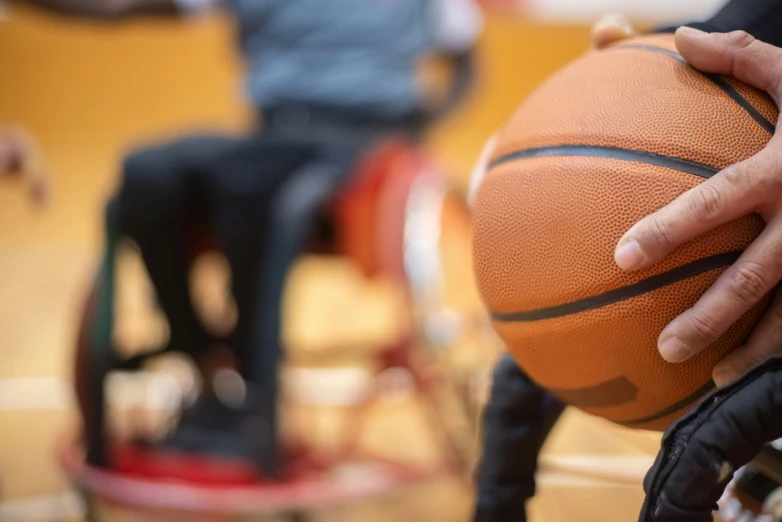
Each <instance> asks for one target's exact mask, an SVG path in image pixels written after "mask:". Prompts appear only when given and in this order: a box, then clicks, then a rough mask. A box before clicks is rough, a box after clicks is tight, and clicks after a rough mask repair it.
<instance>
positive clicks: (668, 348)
mask: <svg viewBox="0 0 782 522" xmlns="http://www.w3.org/2000/svg"><path fill="white" fill-rule="evenodd" d="M659 350H660V355H662V357H663V359H665V360H666V361H668V362H670V363H677V362H681V361H683V360H684V359H686V358H687V357H689V356H690V348H689V347H688V346H687V345H686V344H684V343H683V342H681V341H680V340H679V339H677V338H676V336H675V335H674V336H671V337H668V338H667V339H666V340H664V341H663V342H662V343H660V346H659Z"/></svg>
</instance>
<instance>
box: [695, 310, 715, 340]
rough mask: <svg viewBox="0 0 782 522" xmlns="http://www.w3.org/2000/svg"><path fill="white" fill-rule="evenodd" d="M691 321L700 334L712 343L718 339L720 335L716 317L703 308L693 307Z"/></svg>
mask: <svg viewBox="0 0 782 522" xmlns="http://www.w3.org/2000/svg"><path fill="white" fill-rule="evenodd" d="M690 323H691V324H692V327H693V329H694V330H695V332H696V333H697V334H698V336H699V337H701V338H702V339H705V340H706V341H708V342H710V343H711V342H713V341H716V340H717V339H718V338H719V336H720V332H719V330H718V329H717V326H716V320H715V319H714V317H713V316H711V315H708V314H706V313H705V312H703V311H702V310H698V309H693V311H692V314H690Z"/></svg>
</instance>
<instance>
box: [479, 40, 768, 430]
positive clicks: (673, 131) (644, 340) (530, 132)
mask: <svg viewBox="0 0 782 522" xmlns="http://www.w3.org/2000/svg"><path fill="white" fill-rule="evenodd" d="M777 114H778V111H777V107H776V106H775V105H774V103H773V101H772V100H771V98H769V97H768V96H767V95H766V94H765V93H762V92H760V91H758V90H756V89H754V88H751V87H749V86H747V85H745V84H743V83H741V82H738V81H737V80H735V79H733V78H728V77H722V76H717V75H707V74H703V73H701V72H699V71H697V70H695V69H694V68H692V67H690V66H689V65H687V64H686V63H685V61H684V60H683V59H682V57H681V56H680V55H679V54H678V53H677V52H676V47H675V45H674V40H673V36H672V35H653V36H644V37H638V38H633V39H629V40H623V41H622V42H620V43H619V44H616V45H613V46H611V47H608V48H607V49H604V50H601V51H591V52H589V53H587V54H586V55H584V56H583V57H582V58H580V59H578V60H577V61H575V62H573V63H571V64H570V65H568V66H567V67H565V68H564V69H562V70H561V71H559V72H558V73H556V74H555V75H554V76H553V77H551V78H550V79H549V80H547V81H546V82H545V83H544V84H542V85H541V86H540V87H539V88H538V89H537V90H536V91H535V92H533V93H532V95H530V96H529V98H528V99H527V100H526V102H525V103H523V104H522V105H521V107H520V108H519V109H518V110H517V111H516V112H515V114H513V115H512V117H511V118H510V120H509V121H508V122H507V123H506V125H505V126H504V128H503V129H502V130H501V133H500V135H499V138H498V142H497V148H496V149H495V152H494V155H493V157H492V160H491V162H490V167H489V170H488V172H487V173H486V176H485V178H484V180H483V182H482V185H481V186H480V188H479V190H478V193H477V197H476V200H475V206H474V232H473V233H474V257H475V270H476V275H477V278H478V284H479V287H480V291H481V295H482V297H483V300H484V302H485V303H486V305H487V307H488V309H489V310H490V313H491V317H492V321H493V324H494V326H495V328H496V330H497V332H498V333H499V335H500V337H501V338H502V339H503V341H504V342H505V344H506V346H507V349H508V350H509V351H510V353H511V354H512V355H513V356H514V357H515V359H516V360H517V362H518V363H519V365H520V366H521V368H522V369H523V370H524V371H525V372H526V373H527V374H528V375H529V376H530V378H532V379H533V380H534V381H535V382H537V383H538V384H540V385H541V386H542V387H544V388H546V389H548V390H550V391H551V392H552V393H553V394H554V395H556V396H557V397H559V398H560V399H561V400H563V401H564V402H566V403H568V404H570V405H573V406H576V407H578V408H580V409H582V410H584V411H586V412H588V413H590V414H593V415H597V416H600V417H604V418H606V419H609V420H611V421H613V422H615V423H618V424H621V425H625V426H629V427H633V428H641V429H651V430H662V429H665V428H666V427H667V426H668V425H669V424H670V423H671V422H673V421H674V420H676V419H677V418H678V417H679V416H680V415H682V414H683V413H684V412H685V411H687V410H688V409H689V408H690V407H691V406H692V405H693V403H695V402H697V400H698V399H699V398H701V397H702V396H703V395H704V394H706V393H707V392H708V391H710V389H711V388H712V387H713V382H712V379H711V372H712V369H713V368H714V366H715V364H716V363H717V362H718V361H720V360H721V359H722V358H723V357H724V356H725V355H726V354H727V353H728V352H730V351H731V350H733V349H735V348H737V347H739V346H741V345H742V344H743V343H744V342H745V341H746V339H747V338H748V336H749V334H750V333H751V331H752V329H753V327H754V326H755V324H756V323H757V322H758V321H759V319H760V317H761V315H762V313H763V311H764V310H765V308H766V306H767V305H768V298H766V299H765V300H762V302H761V303H759V304H758V305H756V306H755V307H754V308H752V309H751V310H750V311H749V312H747V313H746V314H745V315H744V316H743V317H742V318H741V319H740V320H739V321H737V322H736V323H735V324H734V325H733V326H732V327H731V328H730V329H729V330H728V331H727V332H726V333H725V334H724V335H722V336H721V337H720V338H719V339H718V340H717V341H716V342H714V343H713V344H712V345H711V346H709V347H708V348H707V349H706V350H704V351H702V352H701V353H699V354H698V355H697V356H695V357H693V358H692V359H690V360H688V361H687V362H684V363H678V364H671V363H667V362H665V361H664V360H663V359H662V357H661V356H660V355H659V353H658V350H657V338H658V336H659V334H660V332H661V331H662V330H663V328H664V327H665V326H666V325H667V324H668V323H669V322H670V321H671V320H673V319H674V318H675V317H676V316H678V315H679V314H681V313H682V312H684V311H685V310H687V309H688V308H690V307H691V306H692V305H693V304H694V303H695V302H696V301H697V300H698V298H699V297H700V296H701V295H702V294H703V293H704V292H705V291H706V290H707V289H708V288H709V287H710V286H711V285H712V283H714V281H715V280H716V279H717V278H718V276H719V275H720V274H721V273H722V272H723V271H724V270H725V269H726V268H727V267H728V266H730V265H731V264H732V263H733V262H734V261H736V259H738V257H739V255H740V254H741V252H742V250H744V249H745V248H746V247H747V246H748V245H749V244H750V243H751V242H752V241H753V239H754V238H755V237H757V235H758V234H759V233H760V231H761V230H762V228H763V225H764V224H763V222H762V220H761V219H760V217H759V216H757V215H755V214H753V215H750V216H746V217H743V218H741V219H738V220H736V221H734V222H732V223H728V224H726V225H723V226H721V227H719V228H717V229H715V230H713V231H712V232H710V233H707V234H705V235H703V236H701V237H700V238H698V239H695V240H693V241H691V242H690V243H687V244H686V245H683V246H682V247H680V248H679V249H677V250H676V251H674V252H673V253H672V254H671V255H670V256H668V257H667V258H666V259H664V260H663V261H661V262H659V263H657V264H656V265H653V266H651V267H649V268H646V269H643V270H640V271H636V272H623V271H622V270H620V269H619V268H618V267H617V266H616V264H615V263H614V257H613V253H614V249H615V247H616V244H617V242H618V240H619V239H620V238H621V237H622V235H623V234H624V233H625V232H626V231H627V230H628V229H629V228H630V227H631V226H632V225H633V224H635V223H636V222H637V221H638V220H640V219H641V218H643V217H644V216H646V215H648V214H650V213H652V212H654V211H655V210H657V209H659V208H661V207H663V206H664V205H666V204H667V203H669V202H671V201H673V200H674V199H675V198H676V197H677V196H679V195H680V194H682V193H684V192H685V191H687V190H688V189H690V188H692V187H694V186H696V185H697V184H699V183H701V182H703V181H704V180H706V179H708V178H709V177H711V176H713V175H715V174H717V173H718V172H719V171H720V170H721V169H724V168H725V167H728V166H730V165H732V164H735V163H737V162H740V161H742V160H745V159H747V158H749V157H750V156H752V155H754V154H755V153H757V152H759V151H760V150H761V149H762V148H763V147H764V146H765V145H766V144H767V143H768V141H769V140H770V139H771V137H772V135H773V132H774V125H773V123H772V122H775V121H776V119H777Z"/></svg>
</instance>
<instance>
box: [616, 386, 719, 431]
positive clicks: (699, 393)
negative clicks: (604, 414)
mask: <svg viewBox="0 0 782 522" xmlns="http://www.w3.org/2000/svg"><path fill="white" fill-rule="evenodd" d="M715 387H716V385H715V384H714V381H712V380H711V379H709V381H708V382H707V383H706V384H704V385H703V386H701V387H700V388H698V389H697V390H695V391H694V392H693V393H691V394H690V395H688V396H687V397H685V398H683V399H682V400H680V401H679V402H676V403H674V404H671V405H670V406H668V407H667V408H665V409H663V410H660V411H658V412H657V413H653V414H651V415H649V416H648V417H643V418H641V419H630V420H621V419H612V420H613V421H614V422H616V423H617V424H622V425H624V426H633V425H636V424H644V423H646V422H652V421H656V420H658V419H662V418H663V417H667V416H668V415H670V414H672V413H676V412H677V411H679V410H680V409H682V408H684V407H685V406H689V405H690V404H692V403H693V402H695V401H697V400H698V399H700V398H701V397H703V396H704V395H706V394H707V393H709V392H710V391H711V390H713V389H714V388H715Z"/></svg>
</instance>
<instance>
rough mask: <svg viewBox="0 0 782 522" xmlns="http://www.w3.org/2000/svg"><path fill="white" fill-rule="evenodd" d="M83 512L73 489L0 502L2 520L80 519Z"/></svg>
mask: <svg viewBox="0 0 782 522" xmlns="http://www.w3.org/2000/svg"><path fill="white" fill-rule="evenodd" d="M84 514H85V509H84V503H83V502H82V500H81V497H79V495H77V494H76V493H75V492H73V491H64V492H62V493H57V494H54V495H39V496H35V497H25V498H20V499H14V500H8V501H5V502H0V520H2V521H3V522H49V521H63V520H81V519H83V518H84Z"/></svg>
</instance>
